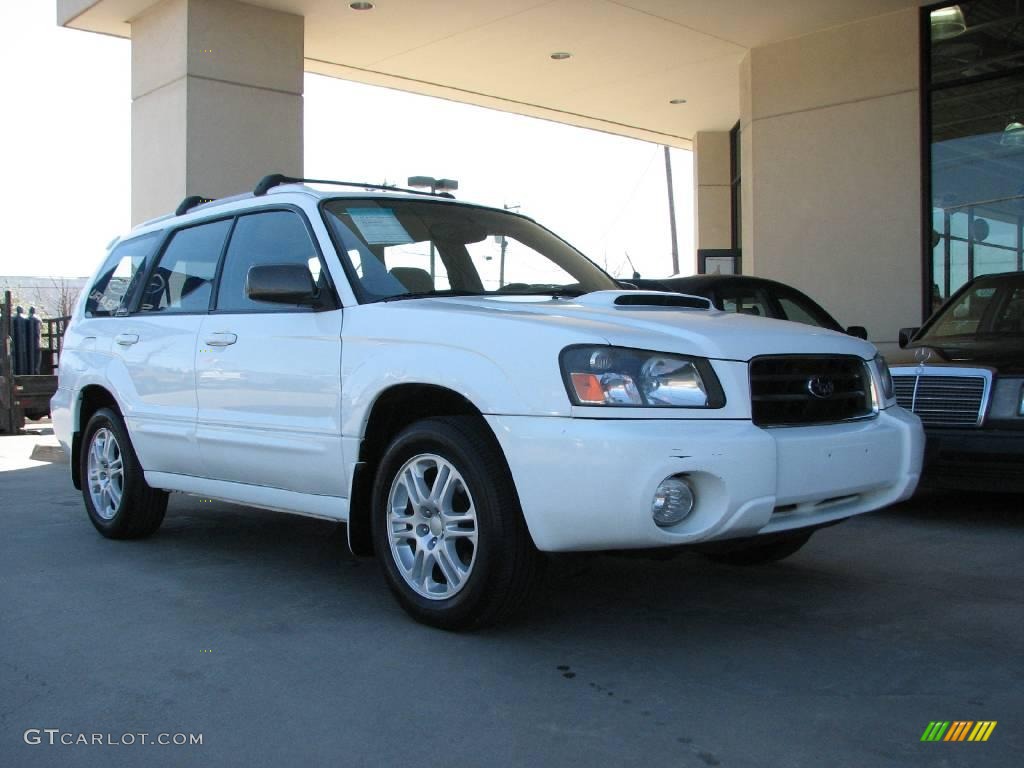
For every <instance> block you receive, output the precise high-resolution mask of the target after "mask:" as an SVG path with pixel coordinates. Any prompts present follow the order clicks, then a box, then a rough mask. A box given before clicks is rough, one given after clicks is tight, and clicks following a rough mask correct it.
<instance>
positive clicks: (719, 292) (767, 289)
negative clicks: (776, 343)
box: [628, 275, 868, 339]
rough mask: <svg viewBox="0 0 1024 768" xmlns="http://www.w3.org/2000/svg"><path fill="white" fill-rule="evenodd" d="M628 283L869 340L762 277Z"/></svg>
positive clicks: (793, 290) (806, 299) (792, 291)
mask: <svg viewBox="0 0 1024 768" xmlns="http://www.w3.org/2000/svg"><path fill="white" fill-rule="evenodd" d="M628 282H629V284H630V285H635V286H636V287H637V288H641V289H643V290H645V291H675V292H676V293H688V294H690V295H691V296H703V297H705V298H708V299H711V302H712V303H713V304H714V305H715V306H716V307H718V308H719V309H722V310H725V311H727V312H741V313H743V314H747V315H759V316H760V317H771V318H775V319H776V320H792V321H793V322H796V323H805V324H807V325H816V326H818V327H820V328H828V329H829V330H830V331H839V332H840V333H848V334H850V335H851V336H857V337H858V338H861V339H866V338H867V337H868V332H867V330H865V329H864V328H863V327H861V326H859V325H851V326H850V327H849V328H843V326H841V325H840V324H839V323H838V322H836V320H835V318H834V317H832V315H830V314H829V313H828V312H826V311H825V310H824V309H822V307H821V305H819V304H818V303H817V302H816V301H814V299H812V298H811V297H810V296H808V295H807V294H805V293H801V292H800V291H798V290H797V289H796V288H793V287H792V286H789V285H786V284H785V283H780V282H777V281H775V280H768V279H766V278H763V277H750V276H748V275H693V276H692V277H666V278H663V279H660V280H649V279H642V278H636V279H633V280H629V281H628Z"/></svg>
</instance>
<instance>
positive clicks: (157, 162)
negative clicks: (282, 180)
mask: <svg viewBox="0 0 1024 768" xmlns="http://www.w3.org/2000/svg"><path fill="white" fill-rule="evenodd" d="M131 34H132V220H133V222H139V221H143V220H145V219H148V218H151V217H153V216H158V215H161V214H164V213H167V212H169V211H172V210H173V209H174V208H175V207H176V206H177V205H178V203H180V202H181V200H182V198H184V197H185V196H186V195H203V196H208V197H223V196H225V195H231V194H235V193H238V192H244V191H247V190H250V189H252V187H253V186H254V185H255V183H256V182H257V181H258V180H259V179H260V178H261V177H262V176H263V175H264V174H267V173H273V172H281V173H287V174H295V175H301V174H302V77H303V19H302V17H301V16H295V15H293V14H289V13H282V12H279V11H272V10H268V9H266V8H259V7H256V6H252V5H246V4H244V3H240V2H234V0H164V2H162V3H159V4H157V5H156V6H154V7H152V8H150V9H149V10H147V11H145V12H144V13H143V14H142V15H141V16H139V17H137V18H135V19H133V20H132V23H131Z"/></svg>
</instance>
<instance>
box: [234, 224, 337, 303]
mask: <svg viewBox="0 0 1024 768" xmlns="http://www.w3.org/2000/svg"><path fill="white" fill-rule="evenodd" d="M269 264H302V265H304V266H306V267H308V268H309V271H310V277H312V279H313V282H314V283H317V284H318V285H319V287H320V289H321V290H324V289H325V288H326V279H327V278H326V275H323V274H322V270H321V269H320V258H319V257H318V256H317V252H316V248H315V247H314V245H313V241H312V240H311V239H310V237H309V232H308V230H307V229H306V225H305V223H304V222H303V220H302V218H301V217H300V216H299V215H298V214H297V213H293V212H292V211H267V212H265V213H253V214H249V215H248V216H242V217H240V218H239V219H238V223H237V224H236V225H235V230H234V232H233V233H232V234H231V244H230V245H229V246H228V254H227V258H226V259H225V261H224V270H223V272H222V273H221V276H220V288H219V289H218V292H217V309H218V310H220V311H228V312H252V311H260V310H268V309H280V308H281V305H279V304H278V305H273V304H268V303H266V302H262V301H253V300H252V299H250V298H249V297H248V296H247V295H246V292H245V279H246V276H247V275H248V274H249V270H250V269H251V268H252V267H255V266H263V265H269Z"/></svg>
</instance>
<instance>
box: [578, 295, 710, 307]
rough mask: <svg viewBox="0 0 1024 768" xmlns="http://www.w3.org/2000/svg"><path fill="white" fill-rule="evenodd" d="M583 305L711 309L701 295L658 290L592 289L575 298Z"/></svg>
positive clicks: (707, 301) (708, 302)
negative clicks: (591, 291)
mask: <svg viewBox="0 0 1024 768" xmlns="http://www.w3.org/2000/svg"><path fill="white" fill-rule="evenodd" d="M575 301H576V303H577V304H582V305H583V306H585V307H610V308H611V307H636V308H642V307H665V308H669V309H705V310H706V309H712V308H713V307H712V306H711V301H710V300H709V299H705V298H704V297H703V296H690V295H688V294H685V293H662V292H660V291H594V292H593V293H585V294H583V295H582V296H580V297H579V298H578V299H576V300H575Z"/></svg>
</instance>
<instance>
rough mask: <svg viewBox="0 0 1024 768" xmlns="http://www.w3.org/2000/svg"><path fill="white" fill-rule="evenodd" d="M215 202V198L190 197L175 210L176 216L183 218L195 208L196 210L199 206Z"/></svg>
mask: <svg viewBox="0 0 1024 768" xmlns="http://www.w3.org/2000/svg"><path fill="white" fill-rule="evenodd" d="M213 200H214V198H212V197H203V196H202V195H189V196H188V197H186V198H185V199H184V200H182V201H181V202H180V203H179V204H178V207H177V208H175V209H174V215H175V216H183V215H184V214H186V213H188V212H189V211H191V210H192V209H193V208H195V207H196V206H197V205H202V204H203V203H212V202H213Z"/></svg>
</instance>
